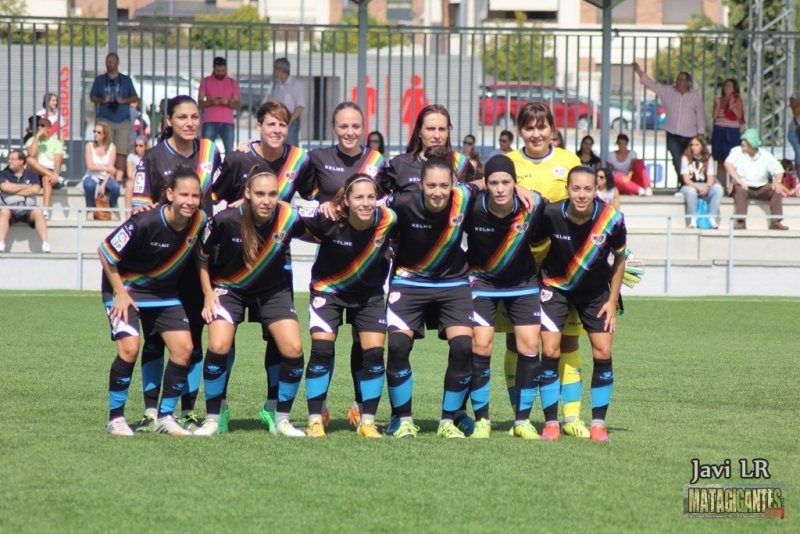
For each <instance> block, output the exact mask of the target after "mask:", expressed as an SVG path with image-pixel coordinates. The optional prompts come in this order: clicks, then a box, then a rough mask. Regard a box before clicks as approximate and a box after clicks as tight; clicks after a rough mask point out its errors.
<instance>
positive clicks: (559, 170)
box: [553, 167, 567, 178]
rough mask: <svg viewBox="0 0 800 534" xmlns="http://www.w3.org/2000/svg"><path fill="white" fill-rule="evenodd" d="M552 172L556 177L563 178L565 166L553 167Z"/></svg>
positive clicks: (565, 171)
mask: <svg viewBox="0 0 800 534" xmlns="http://www.w3.org/2000/svg"><path fill="white" fill-rule="evenodd" d="M553 174H555V175H556V177H557V178H563V177H565V176H566V175H567V168H566V167H553Z"/></svg>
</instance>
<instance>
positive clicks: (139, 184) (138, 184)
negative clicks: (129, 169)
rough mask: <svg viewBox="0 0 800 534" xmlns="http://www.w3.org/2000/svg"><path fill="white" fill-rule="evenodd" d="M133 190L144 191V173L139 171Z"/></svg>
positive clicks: (135, 191) (136, 191)
mask: <svg viewBox="0 0 800 534" xmlns="http://www.w3.org/2000/svg"><path fill="white" fill-rule="evenodd" d="M133 192H134V193H144V173H143V172H137V173H136V178H135V179H134V181H133Z"/></svg>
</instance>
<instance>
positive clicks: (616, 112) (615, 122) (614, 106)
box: [597, 100, 634, 132]
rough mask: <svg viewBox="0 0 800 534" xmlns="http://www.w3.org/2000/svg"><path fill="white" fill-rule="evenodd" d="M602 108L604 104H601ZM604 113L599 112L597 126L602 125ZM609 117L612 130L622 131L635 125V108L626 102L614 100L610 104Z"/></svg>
mask: <svg viewBox="0 0 800 534" xmlns="http://www.w3.org/2000/svg"><path fill="white" fill-rule="evenodd" d="M600 106H601V107H600V109H602V106H603V104H602V103H601V104H600ZM601 116H602V113H599V112H598V114H597V127H598V128H599V127H600V123H601V120H600V118H601ZM608 119H609V121H610V123H611V130H613V131H617V132H622V131H625V130H629V129H630V128H631V126H633V123H634V120H633V110H631V108H630V106H629V105H628V104H627V103H626V102H621V101H619V100H614V101H612V102H611V104H609V106H608Z"/></svg>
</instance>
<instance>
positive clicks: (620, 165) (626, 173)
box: [607, 133, 653, 197]
mask: <svg viewBox="0 0 800 534" xmlns="http://www.w3.org/2000/svg"><path fill="white" fill-rule="evenodd" d="M629 142H630V139H629V138H628V136H627V135H625V134H623V133H621V134H619V135H618V136H617V150H616V151H615V152H613V153H612V155H611V157H609V158H608V162H607V163H608V165H609V166H610V167H611V168H612V169H614V185H615V186H616V188H617V189H619V194H620V195H639V196H640V197H642V196H645V195H646V196H652V194H653V188H652V187H651V185H650V177H649V176H648V175H647V168H645V166H644V162H643V161H642V160H640V159H639V155H638V154H637V153H636V152H635V151H633V150H628V143H629Z"/></svg>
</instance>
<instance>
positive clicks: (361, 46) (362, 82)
mask: <svg viewBox="0 0 800 534" xmlns="http://www.w3.org/2000/svg"><path fill="white" fill-rule="evenodd" d="M368 3H369V0H362V1H361V2H360V3H359V4H358V105H359V106H360V107H361V109H363V110H366V109H367V89H366V88H367V4H368Z"/></svg>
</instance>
